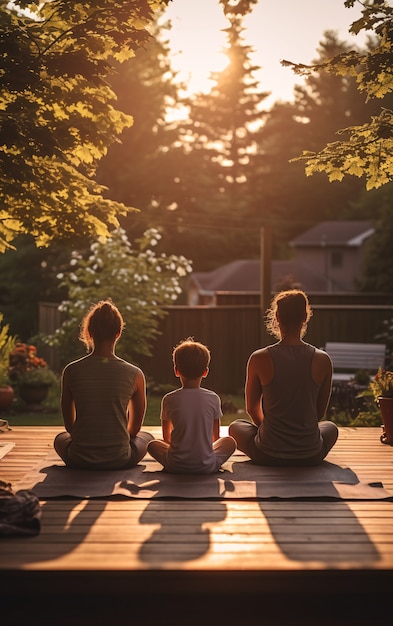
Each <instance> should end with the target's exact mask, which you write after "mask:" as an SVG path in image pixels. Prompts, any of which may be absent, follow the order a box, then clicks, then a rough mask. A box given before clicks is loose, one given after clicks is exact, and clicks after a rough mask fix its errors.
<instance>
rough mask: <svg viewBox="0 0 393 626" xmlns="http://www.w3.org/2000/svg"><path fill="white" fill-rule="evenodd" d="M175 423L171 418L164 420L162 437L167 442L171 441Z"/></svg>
mask: <svg viewBox="0 0 393 626" xmlns="http://www.w3.org/2000/svg"><path fill="white" fill-rule="evenodd" d="M172 430H173V425H172V422H171V420H162V438H163V440H164V441H166V443H171V432H172Z"/></svg>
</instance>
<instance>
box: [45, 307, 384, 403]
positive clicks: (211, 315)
mask: <svg viewBox="0 0 393 626" xmlns="http://www.w3.org/2000/svg"><path fill="white" fill-rule="evenodd" d="M312 308H313V316H312V318H311V320H310V322H309V326H308V332H307V335H306V340H307V341H309V342H310V343H312V344H313V345H315V346H319V347H323V346H324V345H325V344H326V342H327V341H347V342H365V343H367V342H370V343H373V342H375V335H376V334H377V333H378V332H380V331H381V329H382V323H383V321H384V320H386V319H389V318H392V317H393V304H387V305H383V304H380V303H378V304H352V305H351V304H312ZM166 310H167V315H166V316H165V317H164V318H163V319H162V320H161V321H160V333H161V334H160V336H159V337H158V338H157V340H156V342H155V345H154V347H153V350H152V352H153V356H152V357H143V358H140V359H139V363H138V364H139V365H140V366H141V367H142V369H143V370H144V371H145V373H146V376H147V377H148V379H149V380H152V381H154V382H155V383H158V384H168V385H174V386H176V385H177V380H176V378H175V376H174V374H173V368H172V360H171V355H172V350H173V348H174V346H175V345H176V344H177V343H179V341H181V340H182V339H185V338H186V337H189V336H191V337H194V339H195V340H197V341H202V342H203V343H205V344H206V345H208V346H209V348H210V350H211V354H212V361H211V366H210V372H209V376H208V378H207V379H206V386H210V387H211V388H212V389H214V390H216V391H218V392H219V393H222V394H236V393H239V392H240V393H242V391H243V387H244V377H245V368H246V363H247V359H248V357H249V355H250V354H251V352H252V351H253V350H255V349H257V348H259V347H262V346H265V345H267V344H269V343H272V342H273V341H274V338H273V337H270V336H269V335H267V333H266V331H265V329H264V324H263V316H262V315H261V310H260V308H259V306H256V305H254V306H217V307H189V306H174V307H168V308H167V309H166ZM59 324H60V314H59V312H58V310H57V305H55V304H48V303H41V304H40V331H41V332H43V333H46V332H53V330H54V329H55V328H56V327H57V325H59ZM381 343H382V342H381ZM52 358H55V357H54V355H53V354H52V355H50V356H49V362H51V363H52V360H51V359H52ZM53 364H56V362H53Z"/></svg>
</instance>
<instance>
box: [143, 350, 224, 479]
mask: <svg viewBox="0 0 393 626" xmlns="http://www.w3.org/2000/svg"><path fill="white" fill-rule="evenodd" d="M209 364H210V352H209V349H208V348H207V347H206V346H205V345H203V344H201V343H199V342H197V341H194V340H193V339H192V338H188V339H186V340H184V341H182V342H180V344H178V345H177V346H176V348H175V349H174V351H173V365H174V371H175V375H176V376H177V377H178V378H179V379H180V381H181V387H180V388H179V389H175V390H174V391H171V392H170V393H168V394H166V395H165V396H164V397H163V399H162V402H161V424H162V434H163V439H164V441H160V440H157V439H155V440H154V441H150V443H149V445H148V452H149V454H151V456H152V457H154V458H155V459H156V460H157V461H158V462H159V463H161V465H163V467H164V469H165V470H166V471H167V472H171V473H174V474H211V473H214V472H218V470H219V469H220V467H221V465H222V464H223V463H225V461H227V460H228V459H229V457H230V456H231V455H232V454H233V453H234V452H235V450H236V443H235V440H234V439H233V438H232V437H221V438H220V421H221V416H222V411H221V401H220V398H219V396H218V395H217V394H216V393H215V392H214V391H211V390H210V389H205V388H202V387H201V381H202V379H203V378H206V376H207V375H208V372H209Z"/></svg>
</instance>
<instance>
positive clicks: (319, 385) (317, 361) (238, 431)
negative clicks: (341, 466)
mask: <svg viewBox="0 0 393 626" xmlns="http://www.w3.org/2000/svg"><path fill="white" fill-rule="evenodd" d="M311 315H312V310H311V307H310V304H309V301H308V298H307V295H306V294H305V293H304V291H301V290H299V289H291V290H288V291H282V292H280V293H278V294H276V295H275V297H274V298H273V300H272V303H271V307H270V309H269V310H268V311H267V321H266V327H267V330H268V332H270V334H272V335H274V336H275V337H276V338H277V339H278V342H277V343H275V344H273V345H270V346H267V347H265V348H261V349H260V350H256V351H255V352H253V353H252V354H251V356H250V358H249V360H248V363H247V370H246V386H245V401H246V411H247V413H248V415H249V416H250V418H251V420H252V421H251V422H249V421H246V420H236V421H234V422H232V424H231V425H230V426H229V434H230V435H231V436H232V437H233V438H234V439H235V441H236V443H237V447H238V449H239V450H241V451H242V452H244V453H245V454H247V455H248V456H249V457H250V459H251V460H252V461H253V462H254V463H257V464H258V465H317V464H319V463H321V462H322V461H323V459H324V458H325V457H326V455H327V454H328V452H329V451H330V450H331V448H332V447H333V446H334V444H335V443H336V441H337V437H338V428H337V426H336V424H334V423H333V422H330V421H328V420H324V417H325V414H326V410H327V407H328V404H329V400H330V395H331V389H332V373H333V366H332V362H331V359H330V357H329V355H328V354H327V353H326V352H324V351H323V350H319V349H317V348H315V347H314V346H312V345H311V344H309V343H306V342H305V341H303V337H304V335H305V333H306V330H307V324H308V321H309V319H310V317H311Z"/></svg>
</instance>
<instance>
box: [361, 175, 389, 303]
mask: <svg viewBox="0 0 393 626" xmlns="http://www.w3.org/2000/svg"><path fill="white" fill-rule="evenodd" d="M389 187H390V188H389ZM391 187H392V183H391V184H390V185H388V186H386V187H383V188H382V189H381V193H380V194H379V200H380V205H381V211H380V212H381V214H380V217H379V218H378V219H377V220H376V221H375V233H374V235H373V236H372V237H371V240H370V242H369V247H368V250H367V254H366V257H365V260H364V266H363V270H362V274H361V277H360V279H359V281H358V288H359V290H360V291H366V292H382V293H392V291H393V262H392V260H391V259H392V242H393V201H392V198H393V190H392V188H391Z"/></svg>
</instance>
